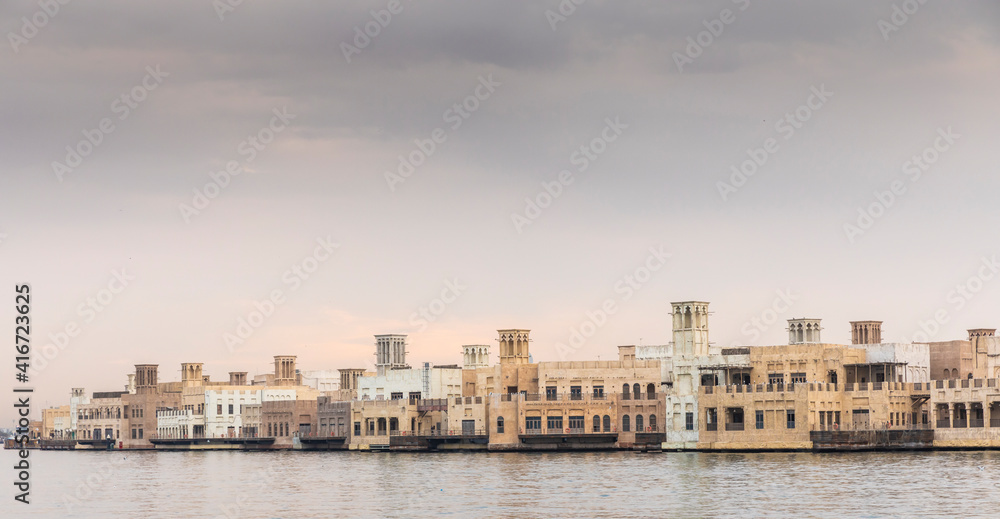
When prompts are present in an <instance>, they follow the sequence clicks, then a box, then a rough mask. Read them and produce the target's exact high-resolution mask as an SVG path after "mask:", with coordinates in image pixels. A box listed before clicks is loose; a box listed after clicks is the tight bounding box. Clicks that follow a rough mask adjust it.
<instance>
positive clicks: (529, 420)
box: [524, 416, 542, 432]
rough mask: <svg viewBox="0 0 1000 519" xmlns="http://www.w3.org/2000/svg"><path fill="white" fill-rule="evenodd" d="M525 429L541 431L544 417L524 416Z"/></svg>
mask: <svg viewBox="0 0 1000 519" xmlns="http://www.w3.org/2000/svg"><path fill="white" fill-rule="evenodd" d="M524 429H525V430H526V431H535V432H539V431H541V430H542V417H541V416H526V417H525V418H524Z"/></svg>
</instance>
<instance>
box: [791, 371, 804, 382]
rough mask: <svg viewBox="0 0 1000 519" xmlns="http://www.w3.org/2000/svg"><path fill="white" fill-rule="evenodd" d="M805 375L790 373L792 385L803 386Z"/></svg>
mask: <svg viewBox="0 0 1000 519" xmlns="http://www.w3.org/2000/svg"><path fill="white" fill-rule="evenodd" d="M805 383H806V374H805V373H792V384H805Z"/></svg>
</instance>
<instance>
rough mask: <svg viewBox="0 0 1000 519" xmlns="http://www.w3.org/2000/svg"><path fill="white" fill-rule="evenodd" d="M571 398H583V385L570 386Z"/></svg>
mask: <svg viewBox="0 0 1000 519" xmlns="http://www.w3.org/2000/svg"><path fill="white" fill-rule="evenodd" d="M569 398H570V400H580V399H582V398H583V387H581V386H570V387H569Z"/></svg>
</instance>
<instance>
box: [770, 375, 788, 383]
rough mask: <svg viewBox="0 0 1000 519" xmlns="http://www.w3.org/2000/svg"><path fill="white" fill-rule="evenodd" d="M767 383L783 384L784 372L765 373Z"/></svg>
mask: <svg viewBox="0 0 1000 519" xmlns="http://www.w3.org/2000/svg"><path fill="white" fill-rule="evenodd" d="M767 383H768V384H784V383H785V374H784V373H768V374H767Z"/></svg>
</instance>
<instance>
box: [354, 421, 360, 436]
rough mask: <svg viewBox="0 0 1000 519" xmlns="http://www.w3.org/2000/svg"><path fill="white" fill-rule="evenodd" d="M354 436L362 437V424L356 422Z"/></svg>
mask: <svg viewBox="0 0 1000 519" xmlns="http://www.w3.org/2000/svg"><path fill="white" fill-rule="evenodd" d="M354 435H355V436H361V422H354Z"/></svg>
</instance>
